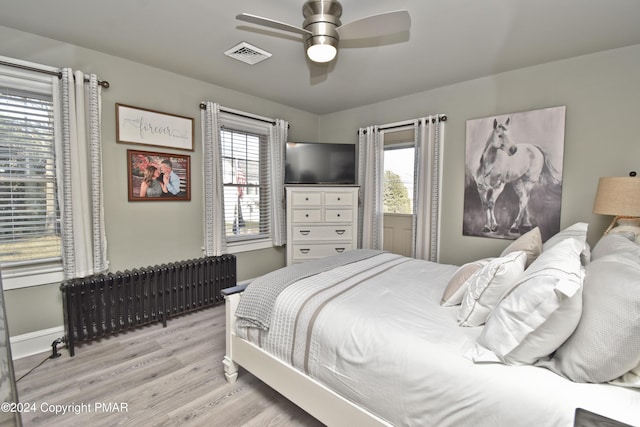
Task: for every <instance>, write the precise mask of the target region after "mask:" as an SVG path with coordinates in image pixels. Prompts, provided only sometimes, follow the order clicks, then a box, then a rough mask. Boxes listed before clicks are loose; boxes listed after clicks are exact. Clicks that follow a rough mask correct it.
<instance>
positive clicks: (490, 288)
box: [458, 251, 527, 326]
mask: <svg viewBox="0 0 640 427" xmlns="http://www.w3.org/2000/svg"><path fill="white" fill-rule="evenodd" d="M526 263H527V253H526V252H525V251H516V252H511V253H510V254H508V255H506V256H503V257H500V258H496V259H494V260H492V261H490V262H489V263H488V264H487V265H485V266H484V267H482V268H480V269H479V270H478V271H476V272H475V273H473V275H472V276H471V277H470V278H469V280H468V282H469V284H468V287H467V292H466V293H465V294H464V297H463V298H462V306H461V307H460V311H459V312H458V323H459V324H460V326H480V325H482V324H484V322H485V321H486V320H487V316H489V313H491V310H493V308H494V307H495V306H496V305H498V303H499V302H500V300H502V298H503V297H504V296H505V295H506V294H507V292H509V290H510V289H511V287H512V286H513V285H514V284H515V282H516V279H517V278H518V276H520V274H522V272H523V271H524V267H525V264H526Z"/></svg>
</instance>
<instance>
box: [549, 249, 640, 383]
mask: <svg viewBox="0 0 640 427" xmlns="http://www.w3.org/2000/svg"><path fill="white" fill-rule="evenodd" d="M605 243H606V242H605ZM629 243H630V244H631V245H633V246H635V243H633V242H629ZM629 249H630V251H629V252H628V253H615V254H611V255H606V256H602V257H599V258H597V259H595V260H594V261H592V262H591V263H589V265H588V266H587V269H586V277H585V283H584V295H583V296H584V301H583V311H582V319H580V323H579V324H578V327H577V328H576V330H575V332H574V333H573V335H571V337H570V338H569V339H568V340H567V341H566V342H565V343H564V344H562V346H560V348H558V350H557V351H556V353H555V355H554V356H553V358H552V359H551V360H550V361H548V362H544V363H541V365H542V366H545V367H547V368H549V369H551V370H552V371H554V372H556V373H559V374H561V375H564V376H565V377H567V378H569V379H571V380H573V381H576V382H592V383H601V382H606V381H611V380H613V379H615V378H618V377H619V376H621V375H624V374H626V373H628V372H629V371H631V370H632V369H635V368H636V367H637V366H638V365H640V258H639V257H638V256H637V254H635V253H634V252H633V250H632V249H634V248H632V247H631V246H630V247H629Z"/></svg>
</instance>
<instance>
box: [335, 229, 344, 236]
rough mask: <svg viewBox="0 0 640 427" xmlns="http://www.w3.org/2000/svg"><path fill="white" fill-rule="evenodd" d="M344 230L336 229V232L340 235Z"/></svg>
mask: <svg viewBox="0 0 640 427" xmlns="http://www.w3.org/2000/svg"><path fill="white" fill-rule="evenodd" d="M344 232H345V230H336V234H338V235H340V236H342V235H343V234H344Z"/></svg>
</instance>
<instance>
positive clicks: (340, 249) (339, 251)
mask: <svg viewBox="0 0 640 427" xmlns="http://www.w3.org/2000/svg"><path fill="white" fill-rule="evenodd" d="M336 252H338V253H339V254H341V253H342V252H344V248H336Z"/></svg>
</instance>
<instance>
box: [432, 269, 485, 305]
mask: <svg viewBox="0 0 640 427" xmlns="http://www.w3.org/2000/svg"><path fill="white" fill-rule="evenodd" d="M492 259H493V258H484V259H479V260H477V261H472V262H468V263H466V264H464V265H463V266H461V267H460V268H458V270H456V272H455V273H453V276H451V279H450V280H449V283H448V284H447V287H446V288H445V290H444V293H443V294H442V300H441V301H440V304H441V305H444V306H446V307H449V306H453V305H458V304H460V303H461V302H462V297H463V296H464V294H465V292H466V291H467V287H468V286H469V282H468V279H469V277H471V275H472V274H473V273H475V272H476V271H477V270H480V269H481V268H482V267H483V266H485V265H486V264H487V263H488V262H489V261H491V260H492Z"/></svg>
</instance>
